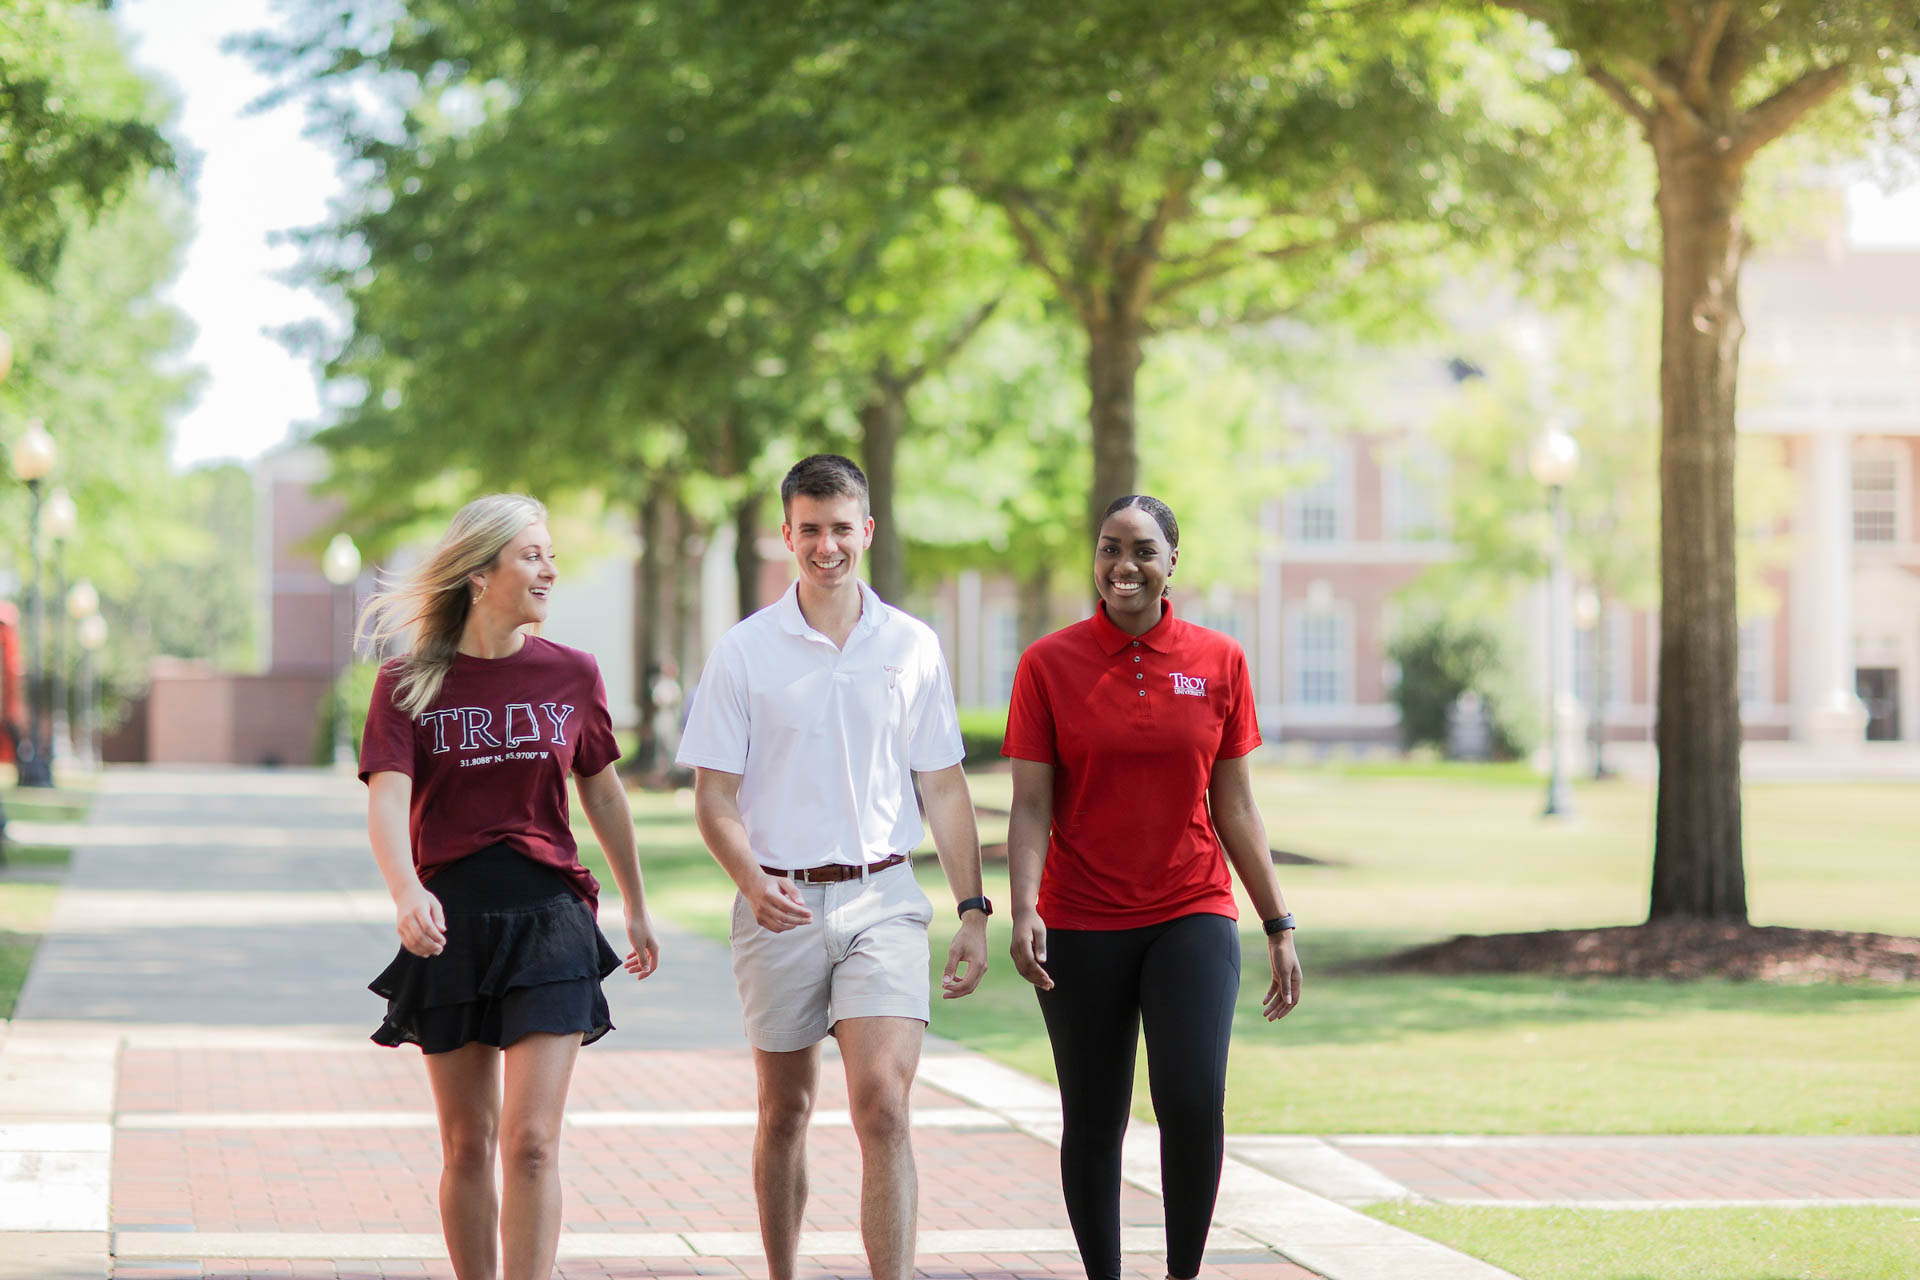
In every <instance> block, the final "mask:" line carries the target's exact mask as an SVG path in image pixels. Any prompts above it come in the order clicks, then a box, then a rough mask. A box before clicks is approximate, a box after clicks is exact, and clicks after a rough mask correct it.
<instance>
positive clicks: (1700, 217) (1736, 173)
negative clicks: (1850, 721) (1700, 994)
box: [1648, 117, 1747, 923]
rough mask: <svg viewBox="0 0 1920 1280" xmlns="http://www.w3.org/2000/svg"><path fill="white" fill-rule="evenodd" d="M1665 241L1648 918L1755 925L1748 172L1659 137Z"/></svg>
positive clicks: (1657, 130)
mask: <svg viewBox="0 0 1920 1280" xmlns="http://www.w3.org/2000/svg"><path fill="white" fill-rule="evenodd" d="M1653 144H1654V154H1655V157H1656V159H1657V161H1658V163H1659V172H1660V194H1659V210H1660V225H1661V233H1662V241H1663V264H1662V285H1663V299H1662V315H1661V333H1660V416H1661V441H1660V672H1659V680H1660V689H1659V700H1658V707H1657V711H1656V720H1655V730H1654V738H1655V742H1656V745H1657V746H1658V749H1659V752H1660V765H1659V767H1660V781H1659V798H1658V801H1657V803H1656V807H1655V820H1654V847H1653V891H1652V896H1651V902H1650V907H1649V911H1648V917H1649V919H1653V920H1662V919H1668V918H1680V919H1690V920H1729V921H1738V922H1743V923H1744V922H1745V920H1746V918H1747V890H1746V873H1745V869H1744V867H1743V865H1742V855H1741V844H1740V736H1741V732H1740V687H1739V665H1740V650H1739V626H1738V622H1737V621H1736V615H1735V609H1734V581H1735V573H1734V554H1735V552H1734V511H1733V461H1734V386H1735V375H1736V373H1737V372H1738V368H1739V360H1740V339H1741V336H1742V321H1741V318H1740V298H1739V287H1740V262H1741V257H1742V255H1743V253H1744V252H1745V248H1746V246H1745V242H1744V241H1745V236H1744V232H1743V230H1742V228H1741V223H1740V212H1739V210H1740V196H1741V187H1742V174H1741V171H1740V167H1739V166H1738V165H1736V164H1734V163H1732V162H1730V161H1729V160H1728V159H1727V158H1726V157H1724V156H1723V155H1722V154H1720V153H1718V152H1716V151H1715V150H1713V148H1712V145H1711V143H1710V142H1702V143H1689V142H1684V141H1682V140H1681V139H1679V138H1678V137H1677V136H1676V131H1675V126H1674V125H1673V124H1672V122H1671V121H1669V120H1668V119H1666V118H1665V117H1662V118H1660V119H1659V120H1658V121H1657V122H1656V124H1655V126H1654V129H1653Z"/></svg>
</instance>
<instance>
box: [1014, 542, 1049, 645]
mask: <svg viewBox="0 0 1920 1280" xmlns="http://www.w3.org/2000/svg"><path fill="white" fill-rule="evenodd" d="M1019 628H1020V634H1019V641H1020V649H1021V651H1022V652H1025V651H1026V648H1027V646H1028V645H1030V644H1032V643H1033V642H1034V641H1035V640H1038V639H1039V638H1040V637H1041V636H1043V635H1045V634H1047V632H1049V631H1051V630H1053V566H1052V564H1050V563H1048V562H1047V561H1045V560H1042V561H1041V562H1040V563H1038V564H1036V565H1034V566H1033V568H1031V569H1029V570H1027V572H1026V573H1024V574H1022V575H1021V577H1020V616H1019Z"/></svg>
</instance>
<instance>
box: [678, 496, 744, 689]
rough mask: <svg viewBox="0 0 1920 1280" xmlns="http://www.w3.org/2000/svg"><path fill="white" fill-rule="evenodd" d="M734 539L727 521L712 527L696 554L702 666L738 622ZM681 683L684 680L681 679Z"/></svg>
mask: <svg viewBox="0 0 1920 1280" xmlns="http://www.w3.org/2000/svg"><path fill="white" fill-rule="evenodd" d="M737 537H738V534H736V533H735V531H734V528H733V522H732V521H731V520H725V521H722V522H721V523H719V524H718V525H716V526H715V527H714V530H713V536H712V537H710V538H708V539H707V545H706V549H705V550H704V551H702V552H701V553H700V661H701V663H702V664H705V662H706V659H707V655H708V654H709V653H712V652H713V646H715V645H717V644H719V643H720V637H721V636H723V635H725V634H726V631H727V628H728V627H730V626H732V625H733V624H734V623H736V622H738V621H740V574H739V572H738V571H737V570H736V569H735V568H734V565H733V546H734V541H735V539H736V538H737ZM682 678H683V679H684V676H683V677H682Z"/></svg>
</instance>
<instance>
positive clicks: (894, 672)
mask: <svg viewBox="0 0 1920 1280" xmlns="http://www.w3.org/2000/svg"><path fill="white" fill-rule="evenodd" d="M880 669H881V670H882V671H884V672H886V673H887V692H888V693H892V692H893V691H894V690H895V689H897V688H899V687H900V673H901V672H902V671H904V670H906V668H905V667H881V668H880Z"/></svg>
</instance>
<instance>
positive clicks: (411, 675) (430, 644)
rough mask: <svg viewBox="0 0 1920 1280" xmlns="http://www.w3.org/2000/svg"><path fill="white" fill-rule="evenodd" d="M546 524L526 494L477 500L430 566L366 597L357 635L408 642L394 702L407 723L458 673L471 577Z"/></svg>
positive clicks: (459, 516) (380, 646)
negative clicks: (537, 525) (516, 539)
mask: <svg viewBox="0 0 1920 1280" xmlns="http://www.w3.org/2000/svg"><path fill="white" fill-rule="evenodd" d="M546 518H547V509H546V508H545V507H543V506H541V505H540V504H539V503H538V502H536V501H535V500H534V499H532V498H529V497H527V496H525V495H524V494H518V493H490V494H488V495H487V496H486V497H484V498H475V499H474V500H473V501H472V502H469V503H468V504H467V505H466V506H464V507H462V508H460V510H459V511H458V512H457V513H455V515H454V517H453V523H451V524H449V525H448V526H447V531H446V533H445V534H444V535H443V536H442V537H441V539H440V541H439V543H438V544H437V545H436V546H435V547H434V549H433V550H432V551H431V552H430V553H428V555H427V558H426V559H425V560H423V561H421V562H420V564H419V565H418V566H416V567H415V568H414V569H413V570H412V571H410V572H408V573H407V574H405V575H404V576H402V577H400V578H398V579H396V580H394V581H392V582H389V583H387V584H385V586H384V588H383V589H381V590H379V591H376V592H375V593H374V594H373V596H372V597H371V598H370V599H368V601H367V603H366V607H365V608H363V609H362V610H361V611H360V631H361V634H362V635H364V636H365V637H366V638H367V640H368V641H369V642H370V643H371V644H372V645H373V646H374V649H375V650H376V651H383V650H385V649H386V648H387V647H388V645H389V644H391V643H392V642H393V641H395V640H396V639H400V638H402V637H404V648H405V651H404V652H403V653H402V654H401V656H400V673H399V675H400V679H399V684H398V685H397V686H396V687H395V688H394V691H393V701H394V705H395V706H397V707H399V708H400V709H401V710H402V711H404V712H406V713H407V715H408V716H409V717H413V716H418V715H419V714H420V713H421V712H422V711H425V710H426V709H427V708H428V707H430V706H432V705H433V700H434V699H435V698H437V697H438V696H440V684H441V682H442V681H443V680H445V679H446V678H447V672H448V671H449V670H451V669H452V667H453V657H454V654H455V653H456V652H458V651H459V646H460V634H461V632H462V631H464V630H465V629H466V625H467V613H468V612H469V611H470V610H471V609H472V608H473V600H474V597H473V584H472V583H470V582H469V581H467V575H468V574H471V573H477V572H479V571H480V570H482V569H488V568H491V567H492V566H493V563H494V561H495V560H497V559H499V558H500V553H501V552H502V551H503V550H505V549H506V546H507V544H508V543H509V542H512V541H513V539H514V537H515V536H516V535H517V534H518V533H519V532H520V531H521V530H522V529H524V528H526V527H527V526H528V525H530V524H533V523H535V522H536V521H541V520H545V519H546Z"/></svg>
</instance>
